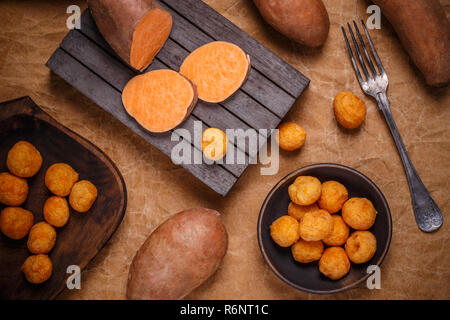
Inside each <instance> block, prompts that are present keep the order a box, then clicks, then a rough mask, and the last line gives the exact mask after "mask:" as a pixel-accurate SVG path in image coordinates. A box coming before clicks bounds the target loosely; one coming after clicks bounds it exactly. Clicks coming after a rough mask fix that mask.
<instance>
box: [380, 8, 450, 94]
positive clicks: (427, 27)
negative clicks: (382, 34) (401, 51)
mask: <svg viewBox="0 0 450 320" xmlns="http://www.w3.org/2000/svg"><path fill="white" fill-rule="evenodd" d="M373 2H374V3H375V4H376V5H378V6H379V7H380V8H381V11H382V12H383V14H384V15H385V16H386V18H387V19H388V20H389V22H390V23H391V24H392V26H393V27H394V29H395V32H396V33H397V35H398V37H399V38H400V41H401V43H402V44H403V47H404V48H405V50H406V51H407V52H408V54H409V56H410V57H411V60H412V61H413V62H414V64H415V65H416V66H417V68H418V69H419V70H420V71H421V72H422V74H423V75H424V77H425V80H426V82H427V84H428V85H430V86H436V87H437V86H443V85H446V84H447V83H448V82H449V80H450V23H449V21H448V19H447V17H446V15H445V11H444V9H443V8H442V6H441V5H440V3H439V0H373Z"/></svg>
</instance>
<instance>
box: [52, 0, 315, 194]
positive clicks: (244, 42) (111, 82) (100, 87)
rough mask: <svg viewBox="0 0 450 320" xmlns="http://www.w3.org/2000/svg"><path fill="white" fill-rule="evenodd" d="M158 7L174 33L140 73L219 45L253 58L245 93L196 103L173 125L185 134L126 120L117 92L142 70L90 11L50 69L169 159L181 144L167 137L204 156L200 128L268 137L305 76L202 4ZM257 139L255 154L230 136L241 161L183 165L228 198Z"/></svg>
mask: <svg viewBox="0 0 450 320" xmlns="http://www.w3.org/2000/svg"><path fill="white" fill-rule="evenodd" d="M161 2H162V4H163V6H164V7H166V8H167V9H168V10H169V12H170V13H171V14H172V16H173V21H174V24H173V29H172V32H171V35H170V38H169V39H168V41H167V42H166V43H165V45H164V47H163V48H162V49H161V50H160V52H159V53H158V55H157V56H156V58H155V60H154V61H153V62H152V64H151V65H150V66H149V67H148V68H147V70H145V72H148V71H151V70H156V69H161V68H169V69H173V70H176V71H178V70H179V67H180V65H181V63H182V61H183V60H184V59H185V57H186V56H187V55H189V53H190V52H192V51H193V50H195V49H197V48H198V47H199V46H201V45H203V44H205V43H208V42H211V41H216V40H221V41H229V42H232V43H235V44H237V45H239V46H240V47H241V48H242V49H243V50H244V51H245V52H246V53H247V54H249V56H250V58H251V61H252V68H251V70H250V73H249V77H248V79H247V81H246V82H245V83H244V85H243V86H242V88H240V89H239V90H238V91H237V92H236V93H235V94H234V95H233V96H231V97H230V98H229V99H227V100H226V101H224V102H221V103H218V104H211V103H206V102H204V101H199V102H198V104H197V106H196V107H195V108H194V110H193V112H192V114H191V116H190V117H189V118H188V119H187V120H186V121H185V122H183V123H182V124H181V125H180V126H179V128H177V129H186V131H176V130H172V132H168V133H164V134H153V133H150V132H148V131H146V130H145V129H144V128H142V127H141V126H140V125H139V124H138V123H137V122H136V121H135V120H134V119H133V118H132V117H130V116H129V115H128V113H127V112H126V111H125V109H124V107H123V105H122V99H121V92H122V90H123V88H124V87H125V85H126V83H127V82H128V81H129V80H130V79H131V78H132V77H133V76H135V75H138V74H139V73H140V72H139V71H137V70H135V69H133V68H132V67H130V66H129V65H128V64H127V63H125V62H124V61H122V60H121V59H120V57H118V56H117V54H116V53H115V52H114V51H113V50H112V49H111V47H110V46H109V45H108V44H107V43H106V41H105V40H104V38H103V37H102V36H101V34H100V33H99V31H98V29H97V26H96V25H95V22H94V20H93V18H92V16H91V14H90V12H89V10H86V11H85V12H84V13H83V15H82V17H81V29H80V30H72V31H71V32H69V34H68V35H67V37H66V38H65V39H64V40H63V42H62V43H61V45H60V48H59V49H57V51H56V52H55V53H54V55H53V56H52V57H51V58H50V60H49V61H48V63H47V65H48V67H49V68H50V69H52V70H53V71H54V72H55V73H57V74H58V75H60V76H61V77H62V78H63V79H65V80H66V81H67V82H68V83H70V84H72V85H73V86H74V87H76V88H77V89H78V90H79V91H81V92H82V93H83V94H85V95H86V96H87V97H89V98H90V99H92V100H93V101H94V102H95V103H97V104H98V105H99V106H100V107H102V108H103V109H105V110H106V111H107V112H109V113H110V114H112V115H113V116H114V117H116V118H118V119H119V121H121V122H122V123H124V124H125V125H127V126H128V127H129V128H130V129H131V130H133V131H134V132H136V133H137V134H138V135H140V136H141V137H143V138H144V139H146V140H147V141H148V142H150V143H151V144H153V145H154V146H155V147H156V148H158V149H159V150H161V151H162V152H163V153H164V154H166V155H168V156H170V155H171V152H172V148H173V147H174V146H175V145H177V143H178V142H176V141H171V137H178V138H180V135H181V134H182V133H183V132H185V133H190V134H191V135H190V137H186V139H184V140H183V145H185V146H192V151H191V152H192V154H194V155H197V156H200V158H201V156H202V155H201V145H200V144H201V142H200V140H196V139H194V138H193V135H192V134H193V132H194V127H195V126H196V125H197V124H198V123H201V127H202V128H207V127H216V128H220V129H222V130H224V131H226V130H227V129H239V137H240V138H242V137H245V136H246V134H247V131H248V132H250V130H252V129H256V130H259V129H264V130H265V131H266V132H267V131H268V132H271V129H274V128H276V127H277V126H278V125H279V123H280V121H281V120H282V119H283V117H284V116H285V115H286V113H287V112H288V111H289V110H290V108H291V107H292V105H293V104H294V102H295V100H296V99H297V98H298V97H299V95H300V94H301V93H302V92H303V90H304V89H305V88H306V87H307V85H308V84H309V79H307V78H306V77H304V76H303V75H302V74H301V73H300V72H299V71H297V70H295V69H294V68H293V67H291V66H289V65H288V64H287V63H285V62H284V61H283V60H281V59H280V58H279V57H278V56H276V55H275V54H274V53H272V52H271V51H269V50H268V49H266V48H265V47H264V46H262V45H261V44H260V43H258V42H257V41H256V40H254V39H252V38H251V37H250V36H249V35H247V34H246V33H245V32H243V31H242V30H240V29H239V28H238V27H236V26H234V25H233V24H232V23H231V22H230V21H228V20H227V19H226V18H224V17H223V16H221V15H220V14H218V13H217V12H216V11H214V10H213V9H212V8H210V7H209V6H208V5H206V4H205V3H203V2H202V1H201V0H184V1H175V0H162V1H161ZM269 135H270V134H269ZM258 136H259V139H258V148H257V149H256V150H253V151H251V150H250V148H249V145H250V143H249V139H248V138H245V140H243V141H244V144H243V145H241V143H238V140H237V139H236V140H235V137H233V136H231V135H229V136H228V137H229V147H230V146H231V150H234V156H235V160H236V159H237V158H239V159H243V163H236V161H235V164H229V163H215V164H212V165H211V164H206V163H202V164H193V165H188V164H183V165H182V166H183V167H184V168H186V169H187V170H188V171H189V172H191V173H192V174H193V175H195V176H196V177H198V178H199V179H200V180H202V181H203V182H204V183H205V184H206V185H208V186H210V187H211V188H212V189H213V190H215V191H216V192H218V193H219V194H222V195H226V194H227V193H228V192H229V191H230V189H231V188H232V186H233V185H234V184H235V183H236V181H237V179H238V178H239V177H240V176H241V175H242V173H243V172H244V170H245V169H246V168H247V166H248V164H249V162H250V160H249V159H253V158H254V157H256V156H257V152H258V150H259V149H260V148H261V147H262V146H263V145H264V144H265V143H266V141H267V138H268V137H269V136H266V135H258ZM236 146H237V148H235V147H236ZM229 150H230V148H229ZM192 154H191V155H192Z"/></svg>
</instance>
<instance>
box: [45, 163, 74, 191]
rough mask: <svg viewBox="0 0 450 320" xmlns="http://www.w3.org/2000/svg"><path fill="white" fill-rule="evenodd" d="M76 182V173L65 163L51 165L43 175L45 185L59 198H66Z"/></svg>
mask: <svg viewBox="0 0 450 320" xmlns="http://www.w3.org/2000/svg"><path fill="white" fill-rule="evenodd" d="M77 181H78V173H77V172H76V171H75V170H73V168H72V167H71V166H69V165H68V164H66V163H55V164H52V165H51V166H50V168H48V169H47V172H46V173H45V185H46V186H47V188H48V189H49V190H50V191H51V192H52V193H53V194H55V195H57V196H60V197H65V196H68V195H69V194H70V191H71V190H72V187H73V185H74V184H75V182H77Z"/></svg>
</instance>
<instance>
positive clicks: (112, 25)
mask: <svg viewBox="0 0 450 320" xmlns="http://www.w3.org/2000/svg"><path fill="white" fill-rule="evenodd" d="M88 4H89V8H90V10H91V14H92V16H93V17H94V20H95V23H96V24H97V27H98V29H99V30H100V32H101V33H102V35H103V37H104V38H105V40H106V41H107V42H108V43H109V45H110V46H111V47H112V48H113V49H114V51H115V52H116V53H117V54H118V55H119V56H120V57H121V58H122V59H123V60H124V61H125V62H127V63H128V64H129V65H131V66H132V67H133V68H135V69H137V70H144V69H145V68H147V67H148V65H149V64H150V63H151V62H152V60H153V59H154V57H155V56H156V54H157V53H158V52H159V50H160V49H161V48H162V47H163V45H164V43H165V42H166V40H167V38H168V37H169V34H170V31H171V29H172V16H171V15H170V13H169V12H167V11H166V10H164V9H163V8H162V6H161V5H160V4H159V3H158V2H156V1H155V0H140V1H129V0H128V1H127V0H88Z"/></svg>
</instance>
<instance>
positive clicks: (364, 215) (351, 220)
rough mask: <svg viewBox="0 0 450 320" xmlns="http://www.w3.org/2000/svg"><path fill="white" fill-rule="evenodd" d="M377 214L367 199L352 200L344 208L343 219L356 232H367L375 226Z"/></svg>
mask: <svg viewBox="0 0 450 320" xmlns="http://www.w3.org/2000/svg"><path fill="white" fill-rule="evenodd" d="M376 217H377V212H376V210H375V208H374V206H373V204H372V202H371V201H370V200H368V199H366V198H351V199H349V200H347V201H346V202H345V203H344V206H343V207H342V218H343V219H344V221H345V223H347V224H348V225H349V226H350V227H352V228H353V229H355V230H367V229H369V228H370V227H372V226H373V224H374V223H375V219H376Z"/></svg>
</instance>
